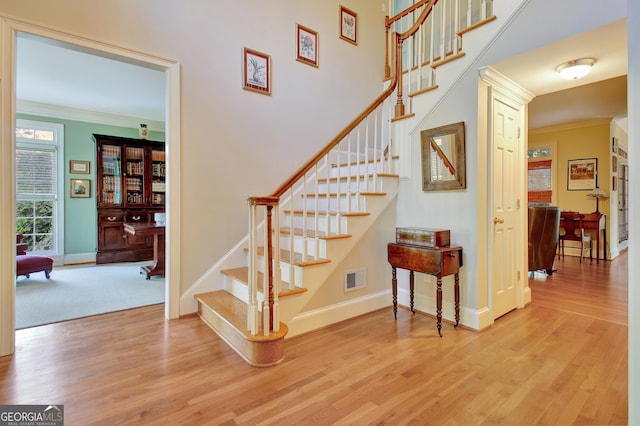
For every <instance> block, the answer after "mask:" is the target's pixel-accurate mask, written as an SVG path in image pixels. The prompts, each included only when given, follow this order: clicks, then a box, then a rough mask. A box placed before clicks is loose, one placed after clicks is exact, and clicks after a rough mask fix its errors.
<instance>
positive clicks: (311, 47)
mask: <svg viewBox="0 0 640 426" xmlns="http://www.w3.org/2000/svg"><path fill="white" fill-rule="evenodd" d="M296 38H297V41H298V46H297V48H296V60H297V61H300V62H302V63H304V64H307V65H312V66H314V67H317V66H318V33H317V32H315V31H313V30H312V29H311V28H307V27H305V26H302V25H300V24H296Z"/></svg>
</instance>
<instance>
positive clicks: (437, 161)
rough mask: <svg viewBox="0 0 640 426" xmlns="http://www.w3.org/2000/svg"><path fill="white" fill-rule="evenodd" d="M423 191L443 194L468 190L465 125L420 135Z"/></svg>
mask: <svg viewBox="0 0 640 426" xmlns="http://www.w3.org/2000/svg"><path fill="white" fill-rule="evenodd" d="M420 140H421V142H422V190H423V191H444V190H452V189H464V188H466V187H467V179H466V166H465V146H464V122H462V121H461V122H459V123H453V124H448V125H446V126H440V127H436V128H433V129H428V130H423V131H421V132H420Z"/></svg>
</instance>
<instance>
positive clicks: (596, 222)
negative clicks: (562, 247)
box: [560, 213, 607, 263]
mask: <svg viewBox="0 0 640 426" xmlns="http://www.w3.org/2000/svg"><path fill="white" fill-rule="evenodd" d="M581 214H582V215H583V217H582V226H583V227H584V229H585V231H591V232H593V239H594V240H595V242H596V263H600V235H601V234H602V240H603V244H604V248H603V252H602V260H607V216H606V215H605V214H602V213H581ZM560 228H564V220H562V218H560ZM592 243H593V242H592Z"/></svg>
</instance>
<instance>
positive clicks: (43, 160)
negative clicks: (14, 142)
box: [16, 148, 58, 197]
mask: <svg viewBox="0 0 640 426" xmlns="http://www.w3.org/2000/svg"><path fill="white" fill-rule="evenodd" d="M56 167H57V165H56V151H55V149H40V148H17V149H16V194H17V195H18V196H26V195H40V196H43V195H44V196H51V197H55V195H56V193H57V185H58V182H57V168H56Z"/></svg>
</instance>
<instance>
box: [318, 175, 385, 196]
mask: <svg viewBox="0 0 640 426" xmlns="http://www.w3.org/2000/svg"><path fill="white" fill-rule="evenodd" d="M375 190H376V189H375V185H374V182H373V175H371V177H369V179H367V180H366V181H365V179H364V178H360V180H359V181H358V180H356V179H355V178H353V179H351V181H350V182H347V181H346V180H342V181H341V182H340V184H338V182H337V181H332V182H331V183H330V184H329V190H328V192H329V193H330V194H332V193H337V192H348V191H349V192H373V191H375ZM318 192H319V193H320V194H326V193H327V184H326V183H321V184H319V185H318Z"/></svg>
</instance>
